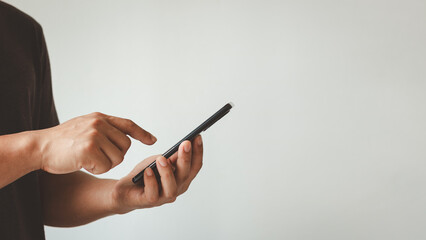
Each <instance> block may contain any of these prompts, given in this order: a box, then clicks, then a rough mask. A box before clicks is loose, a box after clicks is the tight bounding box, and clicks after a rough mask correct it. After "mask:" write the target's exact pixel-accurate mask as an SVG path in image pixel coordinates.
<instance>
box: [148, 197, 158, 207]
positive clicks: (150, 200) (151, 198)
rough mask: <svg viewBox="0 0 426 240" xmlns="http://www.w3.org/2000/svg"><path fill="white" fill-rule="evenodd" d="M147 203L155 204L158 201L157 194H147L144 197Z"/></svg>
mask: <svg viewBox="0 0 426 240" xmlns="http://www.w3.org/2000/svg"><path fill="white" fill-rule="evenodd" d="M146 200H147V202H148V204H150V205H155V204H156V203H157V201H158V196H157V195H149V196H147V198H146Z"/></svg>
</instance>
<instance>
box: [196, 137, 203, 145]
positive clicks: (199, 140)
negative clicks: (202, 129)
mask: <svg viewBox="0 0 426 240" xmlns="http://www.w3.org/2000/svg"><path fill="white" fill-rule="evenodd" d="M197 142H198V146H201V145H203V139H202V138H201V135H200V137H199V138H198V141H197Z"/></svg>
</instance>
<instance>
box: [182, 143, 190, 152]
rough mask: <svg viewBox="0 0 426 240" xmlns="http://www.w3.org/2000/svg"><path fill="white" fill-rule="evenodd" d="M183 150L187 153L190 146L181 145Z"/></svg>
mask: <svg viewBox="0 0 426 240" xmlns="http://www.w3.org/2000/svg"><path fill="white" fill-rule="evenodd" d="M183 150H184V151H185V152H187V153H188V152H189V150H191V144H189V143H185V145H183Z"/></svg>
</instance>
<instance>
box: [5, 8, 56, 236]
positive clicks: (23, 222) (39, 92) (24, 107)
mask: <svg viewBox="0 0 426 240" xmlns="http://www.w3.org/2000/svg"><path fill="white" fill-rule="evenodd" d="M57 124H58V117H57V114H56V110H55V105H54V102H53V97H52V85H51V76H50V64H49V57H48V54H47V48H46V44H45V41H44V36H43V32H42V29H41V26H40V25H39V24H38V23H37V22H36V21H35V20H34V19H32V18H31V17H30V16H28V15H26V14H25V13H23V12H21V11H19V10H18V9H16V8H14V7H12V6H10V5H8V4H6V3H4V2H1V1H0V135H4V134H11V133H17V132H22V131H28V130H36V129H42V128H48V127H52V126H55V125H57ZM0 147H1V146H0ZM0 161H1V159H0ZM39 174H40V172H39V171H34V172H31V173H29V174H27V175H25V176H23V177H21V178H20V179H18V180H16V181H15V182H13V183H11V184H9V185H7V186H5V187H3V188H1V189H0V239H5V240H6V239H44V228H43V215H42V204H41V201H42V200H41V197H40V185H39V179H38V176H39ZM0 177H1V176H0Z"/></svg>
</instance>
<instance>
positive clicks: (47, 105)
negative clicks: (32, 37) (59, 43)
mask: <svg viewBox="0 0 426 240" xmlns="http://www.w3.org/2000/svg"><path fill="white" fill-rule="evenodd" d="M38 32H39V34H38V35H39V46H40V49H41V54H40V56H41V57H40V65H39V66H40V71H39V73H40V88H41V89H40V91H39V93H40V98H39V99H40V112H39V114H40V115H39V120H40V121H39V124H38V129H44V128H50V127H54V126H56V125H58V124H59V119H58V115H57V112H56V108H55V102H54V100H53V90H52V75H51V70H50V60H49V54H48V51H47V46H46V41H45V38H44V34H43V30H42V29H41V27H40V28H39V31H38Z"/></svg>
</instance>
